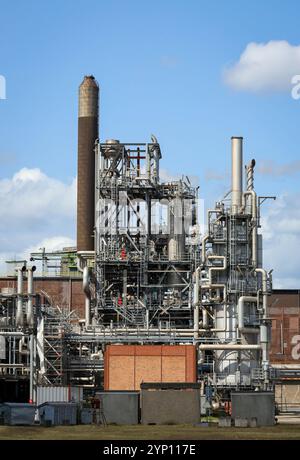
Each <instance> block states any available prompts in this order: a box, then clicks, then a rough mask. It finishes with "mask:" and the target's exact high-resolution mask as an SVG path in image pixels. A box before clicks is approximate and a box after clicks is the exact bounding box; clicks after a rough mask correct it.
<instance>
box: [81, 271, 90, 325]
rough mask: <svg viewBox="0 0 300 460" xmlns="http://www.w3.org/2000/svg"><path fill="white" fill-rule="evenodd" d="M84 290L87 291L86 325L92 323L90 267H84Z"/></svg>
mask: <svg viewBox="0 0 300 460" xmlns="http://www.w3.org/2000/svg"><path fill="white" fill-rule="evenodd" d="M83 291H84V293H85V326H86V327H87V326H89V325H90V323H91V290H90V275H89V267H84V269H83Z"/></svg>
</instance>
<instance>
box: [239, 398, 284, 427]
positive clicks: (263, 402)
mask: <svg viewBox="0 0 300 460" xmlns="http://www.w3.org/2000/svg"><path fill="white" fill-rule="evenodd" d="M231 404H232V414H231V417H232V418H233V419H235V418H238V417H239V418H244V419H248V420H249V419H251V418H253V417H255V418H256V419H257V426H272V425H274V423H275V394H274V393H272V392H251V393H246V392H232V393H231Z"/></svg>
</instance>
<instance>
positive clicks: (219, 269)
mask: <svg viewBox="0 0 300 460" xmlns="http://www.w3.org/2000/svg"><path fill="white" fill-rule="evenodd" d="M207 259H208V260H211V259H217V260H223V267H210V268H209V269H208V279H209V284H210V285H213V282H212V272H213V271H224V270H226V268H227V260H226V257H225V256H213V255H212V256H208V257H207Z"/></svg>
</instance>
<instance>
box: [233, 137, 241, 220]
mask: <svg viewBox="0 0 300 460" xmlns="http://www.w3.org/2000/svg"><path fill="white" fill-rule="evenodd" d="M231 167H232V170H231V211H232V214H238V213H239V212H240V208H241V206H242V193H243V138H242V137H235V136H234V137H232V138H231Z"/></svg>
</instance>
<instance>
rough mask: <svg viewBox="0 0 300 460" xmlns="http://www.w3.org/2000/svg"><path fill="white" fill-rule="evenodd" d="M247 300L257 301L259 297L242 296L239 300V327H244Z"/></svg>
mask: <svg viewBox="0 0 300 460" xmlns="http://www.w3.org/2000/svg"><path fill="white" fill-rule="evenodd" d="M245 302H251V303H257V297H249V296H242V297H240V298H239V302H238V328H239V330H241V329H244V306H245Z"/></svg>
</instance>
